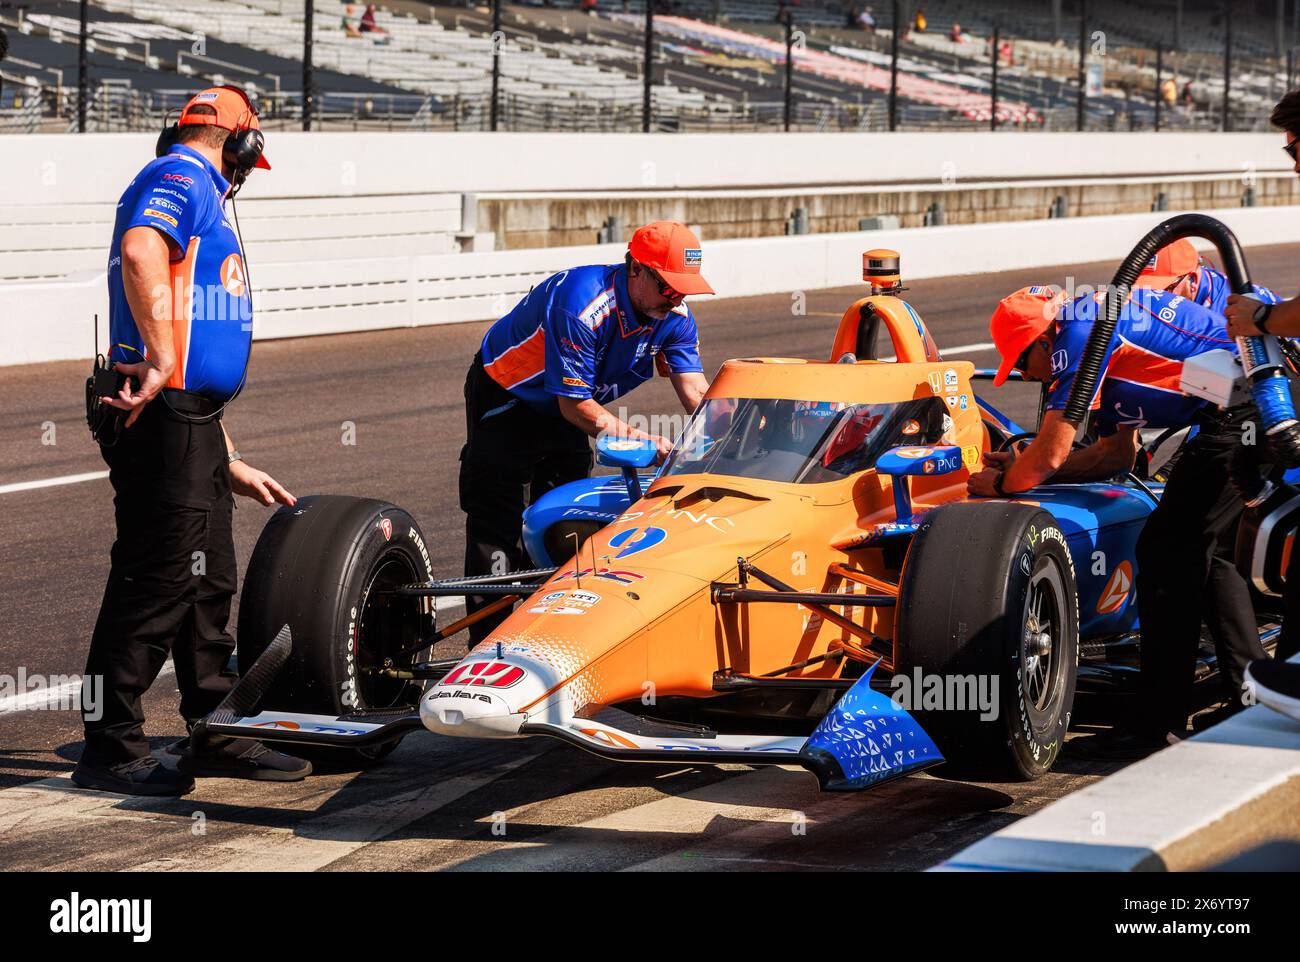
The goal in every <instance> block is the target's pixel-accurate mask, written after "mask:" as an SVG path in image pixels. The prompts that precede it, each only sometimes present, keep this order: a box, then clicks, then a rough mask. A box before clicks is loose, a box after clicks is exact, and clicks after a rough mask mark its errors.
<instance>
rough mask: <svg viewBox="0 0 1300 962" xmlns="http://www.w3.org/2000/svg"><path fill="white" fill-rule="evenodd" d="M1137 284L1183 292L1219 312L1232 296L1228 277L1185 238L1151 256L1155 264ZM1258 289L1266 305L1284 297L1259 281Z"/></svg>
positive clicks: (1256, 291)
mask: <svg viewBox="0 0 1300 962" xmlns="http://www.w3.org/2000/svg"><path fill="white" fill-rule="evenodd" d="M1133 286H1134V287H1149V288H1160V289H1163V290H1166V291H1172V292H1173V293H1175V294H1181V295H1182V296H1183V297H1185V298H1187V299H1188V300H1189V301H1195V302H1196V303H1197V304H1200V305H1201V306H1202V307H1208V308H1209V309H1210V310H1212V311H1213V312H1214V313H1215V314H1223V313H1224V312H1225V311H1226V310H1227V308H1228V298H1229V297H1230V296H1231V295H1232V287H1231V285H1230V284H1229V283H1228V276H1227V275H1226V274H1224V273H1223V272H1222V271H1218V270H1215V269H1214V268H1213V267H1210V266H1209V265H1208V264H1206V263H1204V261H1203V260H1202V258H1201V255H1200V253H1199V252H1198V251H1197V250H1196V248H1195V247H1194V246H1193V244H1192V242H1191V241H1189V240H1187V239H1185V238H1184V239H1183V240H1177V241H1174V242H1173V243H1172V244H1170V245H1168V246H1167V247H1162V248H1160V250H1159V251H1157V252H1156V256H1155V257H1153V258H1151V263H1150V264H1148V265H1147V266H1146V267H1145V268H1144V269H1143V270H1142V273H1141V274H1139V275H1138V279H1137V281H1136V282H1135V283H1134V284H1133ZM1254 288H1255V295H1256V296H1257V297H1258V298H1259V300H1261V301H1263V302H1264V303H1266V304H1276V303H1277V302H1279V301H1280V300H1281V298H1280V297H1278V296H1277V295H1276V294H1274V293H1273V292H1272V291H1271V290H1269V289H1268V288H1267V287H1261V286H1260V285H1259V284H1256V285H1254ZM1256 306H1258V305H1256Z"/></svg>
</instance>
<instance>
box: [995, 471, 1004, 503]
mask: <svg viewBox="0 0 1300 962" xmlns="http://www.w3.org/2000/svg"><path fill="white" fill-rule="evenodd" d="M1006 476H1007V473H1006V472H1005V471H999V472H998V473H997V477H995V478H994V479H993V492H994V493H995V494H996V495H997V496H998V497H999V498H1005V497H1006V496H1007V493H1006V492H1005V491H1003V490H1002V480H1003V479H1004V478H1005V477H1006Z"/></svg>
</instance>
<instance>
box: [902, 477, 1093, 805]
mask: <svg viewBox="0 0 1300 962" xmlns="http://www.w3.org/2000/svg"><path fill="white" fill-rule="evenodd" d="M898 605H899V611H898V626H897V637H898V659H899V665H898V669H897V670H898V673H899V675H901V676H903V677H904V678H908V679H909V682H910V689H909V690H911V691H913V692H915V691H916V690H917V687H918V686H917V684H916V682H917V678H916V670H917V669H919V670H920V675H921V680H922V682H923V685H922V691H925V690H927V686H928V690H929V691H930V692H931V693H936V692H937V693H938V694H939V697H938V698H937V699H935V700H928V699H927V700H922V698H921V697H920V695H919V694H918V695H914V697H913V700H914V702H915V703H916V705H915V708H916V710H913V706H909V705H907V704H906V703H904V705H903V707H904V708H908V710H909V711H910V712H911V714H912V715H913V717H915V719H916V721H917V722H918V723H919V724H920V725H921V727H922V728H923V729H925V731H926V732H927V733H928V734H929V735H930V737H931V738H933V739H934V740H935V743H936V744H937V745H938V747H939V751H940V752H941V753H942V754H943V756H944V758H945V760H946V761H947V766H946V767H947V769H948V771H949V772H950V773H952V774H960V775H969V776H974V777H983V778H991V779H996V778H1005V777H1008V776H1009V777H1011V778H1014V779H1020V780H1030V779H1035V778H1039V777H1041V776H1042V775H1045V774H1046V773H1047V772H1048V771H1049V770H1050V769H1051V767H1052V764H1053V762H1055V761H1056V757H1057V755H1058V754H1059V753H1060V750H1061V746H1062V744H1063V743H1064V740H1065V733H1066V730H1067V728H1068V727H1069V724H1070V712H1071V710H1072V708H1073V705H1074V690H1075V682H1076V671H1077V668H1078V663H1079V605H1078V598H1077V590H1076V582H1075V573H1074V564H1073V561H1072V560H1071V557H1070V551H1069V548H1068V547H1067V546H1066V541H1065V534H1064V532H1063V531H1062V530H1061V528H1060V526H1059V525H1058V524H1057V522H1056V519H1055V518H1053V517H1052V516H1051V515H1050V514H1049V513H1048V512H1046V511H1044V510H1042V509H1041V508H1037V507H1034V506H1033V505H1026V504H1015V503H1010V502H1006V501H971V502H962V503H958V504H951V505H946V506H943V507H940V508H936V509H935V510H933V511H931V512H930V513H929V514H927V515H926V516H925V519H924V521H923V522H922V523H921V527H920V529H919V530H918V531H917V533H916V536H915V537H914V539H913V541H912V544H911V546H910V547H909V549H908V554H907V558H906V560H905V562H904V566H903V572H902V582H901V586H900V591H899V599H898ZM931 679H933V681H932V680H931ZM939 685H941V686H942V687H937V686H939ZM973 694H974V695H976V697H972V695H973ZM979 694H983V696H984V697H983V698H980V697H978V695H979ZM972 702H975V704H972Z"/></svg>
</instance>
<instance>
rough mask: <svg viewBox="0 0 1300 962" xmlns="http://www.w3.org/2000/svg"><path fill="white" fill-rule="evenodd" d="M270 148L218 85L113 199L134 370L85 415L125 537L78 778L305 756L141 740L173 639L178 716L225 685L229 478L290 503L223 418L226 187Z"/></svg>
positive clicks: (232, 269) (189, 771)
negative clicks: (100, 407) (159, 746)
mask: <svg viewBox="0 0 1300 962" xmlns="http://www.w3.org/2000/svg"><path fill="white" fill-rule="evenodd" d="M262 146H263V139H262V133H261V131H260V130H259V129H258V121H257V112H256V108H255V107H254V105H253V103H252V102H251V101H250V100H249V98H248V97H247V96H246V95H245V94H244V92H243V91H241V90H239V89H238V88H234V87H211V88H209V89H207V90H204V91H202V92H200V93H198V94H196V95H195V96H194V97H193V98H192V99H191V100H190V101H189V102H188V103H187V104H186V105H185V108H184V109H183V110H182V112H181V114H180V118H179V119H178V121H177V123H176V124H175V125H173V126H170V127H168V128H167V129H166V130H164V131H163V133H162V135H161V136H160V137H159V140H158V149H157V154H158V156H157V157H156V158H155V159H154V160H151V161H150V162H149V163H148V164H146V165H145V167H144V169H143V170H141V171H140V173H139V174H137V175H136V177H135V179H134V180H133V181H131V183H130V185H129V186H128V187H127V188H126V191H125V193H123V194H122V197H121V201H120V202H119V203H118V205H117V219H116V222H115V224H114V226H113V239H112V244H111V247H110V249H109V257H108V294H109V333H110V340H111V343H112V347H111V349H110V351H109V355H108V360H109V361H110V362H113V364H114V367H115V368H116V371H117V373H118V374H120V375H125V376H127V378H128V380H126V381H125V383H123V384H122V385H121V387H120V390H119V391H118V393H117V394H116V396H104V397H102V398H101V403H102V404H105V405H108V406H109V407H111V408H113V409H116V412H117V415H116V420H115V421H114V420H108V421H105V422H101V424H100V425H99V426H98V427H96V428H95V438H96V440H97V441H98V442H99V443H100V453H101V454H102V455H103V458H104V461H105V462H106V463H107V464H108V467H109V481H110V483H111V484H112V486H113V493H114V498H113V505H114V512H115V520H116V524H117V538H116V540H115V541H114V543H113V551H112V567H111V570H110V571H109V575H108V584H107V586H106V587H105V589H104V599H103V603H102V605H101V606H100V610H99V617H98V619H97V620H96V622H95V630H94V635H93V636H92V638H91V643H90V653H89V656H88V658H87V662H86V674H87V675H88V676H90V677H92V678H93V677H99V678H102V679H103V693H104V694H103V699H102V703H101V704H98V705H85V706H83V712H82V716H83V723H84V725H85V730H86V746H85V750H84V752H83V753H82V756H81V759H80V761H79V762H78V764H77V767H76V769H75V771H74V772H73V773H72V780H73V782H75V783H76V784H77V785H79V786H81V787H82V788H93V789H100V790H104V791H110V792H120V793H125V794H132V795H172V796H174V795H183V794H185V793H186V792H188V791H190V790H191V789H192V788H193V787H194V776H215V777H239V778H255V779H263V780H277V781H288V780H296V779H300V778H303V777H304V776H306V775H307V774H308V773H309V772H310V771H311V766H310V765H308V764H307V763H306V762H304V761H301V760H300V759H296V758H291V757H290V756H288V755H283V754H281V753H279V752H275V751H271V750H270V749H267V748H265V747H264V746H262V745H261V744H260V743H259V742H253V741H248V740H245V739H210V740H208V741H205V742H203V743H202V744H192V743H191V742H190V740H189V739H186V740H185V741H184V742H183V743H181V744H180V745H179V746H177V748H176V754H179V755H180V758H179V760H178V762H177V768H178V769H179V771H174V770H172V769H170V768H167V767H165V766H162V765H161V764H160V763H159V761H158V759H157V758H155V757H154V756H153V755H152V754H151V753H150V750H149V742H148V740H147V739H146V738H145V734H144V713H143V711H142V709H141V697H142V696H143V695H144V693H145V692H146V691H147V690H148V689H149V687H150V686H151V685H152V684H153V682H154V679H155V678H157V676H158V672H159V670H160V669H161V668H162V666H163V662H164V661H165V660H166V658H167V655H168V653H170V654H171V656H172V660H173V662H174V664H175V666H176V685H177V687H178V688H179V689H180V692H181V702H180V711H181V715H182V716H183V717H184V718H185V720H186V722H187V724H188V725H192V724H193V723H194V722H195V721H197V720H199V719H200V718H202V717H203V716H205V715H207V714H208V713H209V712H211V711H212V710H213V709H215V708H216V707H217V705H218V704H220V702H221V700H222V699H223V698H224V697H225V696H226V694H227V693H228V692H229V691H230V689H231V688H232V687H233V685H234V682H235V680H236V676H235V674H234V673H233V672H231V671H230V670H229V668H228V667H227V665H228V664H229V661H230V656H231V654H232V653H233V652H234V648H235V643H234V640H233V639H232V638H231V636H230V634H229V632H228V631H227V630H226V623H227V620H228V619H229V615H230V599H231V597H232V596H233V594H234V592H235V587H236V570H235V547H234V541H233V539H232V536H231V510H232V508H233V506H234V505H233V500H232V493H233V494H239V495H243V496H244V497H248V498H252V499H254V500H256V501H260V502H261V503H263V504H266V505H270V504H273V503H275V502H277V501H278V502H279V503H281V504H287V505H292V504H293V503H294V497H293V495H292V494H290V493H289V492H288V491H286V490H285V489H284V487H282V486H281V485H280V484H279V483H278V482H276V480H275V479H274V478H272V477H271V476H270V475H268V474H266V473H265V472H263V471H259V470H257V469H256V468H253V467H252V466H251V465H249V464H248V463H247V462H245V461H244V460H243V459H242V458H241V457H240V455H239V452H238V451H237V450H236V449H235V444H234V441H232V440H231V438H230V435H229V434H228V433H227V432H226V430H225V428H224V426H223V425H222V422H221V416H222V413H223V411H224V409H225V406H226V404H228V403H229V402H230V401H231V400H232V399H233V398H234V397H235V395H236V394H238V393H239V390H240V388H241V387H242V386H243V382H244V377H245V374H246V370H247V365H248V357H249V352H250V350H251V348H252V302H251V297H250V293H249V286H248V272H247V269H246V265H245V263H244V253H243V250H242V249H241V246H240V242H239V237H238V234H237V232H236V231H235V229H234V228H233V227H232V226H231V224H230V221H229V220H227V217H226V200H227V198H228V197H229V196H231V194H232V190H233V189H237V188H238V186H239V185H240V184H242V183H243V181H244V178H246V177H247V176H248V174H249V173H250V172H251V171H252V170H253V168H254V167H260V168H262V169H269V168H270V164H269V163H267V161H266V158H265V157H264V156H263V155H262ZM101 413H102V412H101ZM105 425H107V426H105Z"/></svg>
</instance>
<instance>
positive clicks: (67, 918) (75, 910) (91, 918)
mask: <svg viewBox="0 0 1300 962" xmlns="http://www.w3.org/2000/svg"><path fill="white" fill-rule="evenodd" d="M50 931H51V932H53V933H54V934H55V935H101V934H114V935H122V934H128V935H130V936H131V941H132V942H148V941H149V939H150V937H151V936H152V934H153V901H152V900H151V899H83V898H82V897H81V893H79V892H73V893H72V895H70V896H69V897H68V898H66V899H55V900H54V901H53V902H51V903H50Z"/></svg>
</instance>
